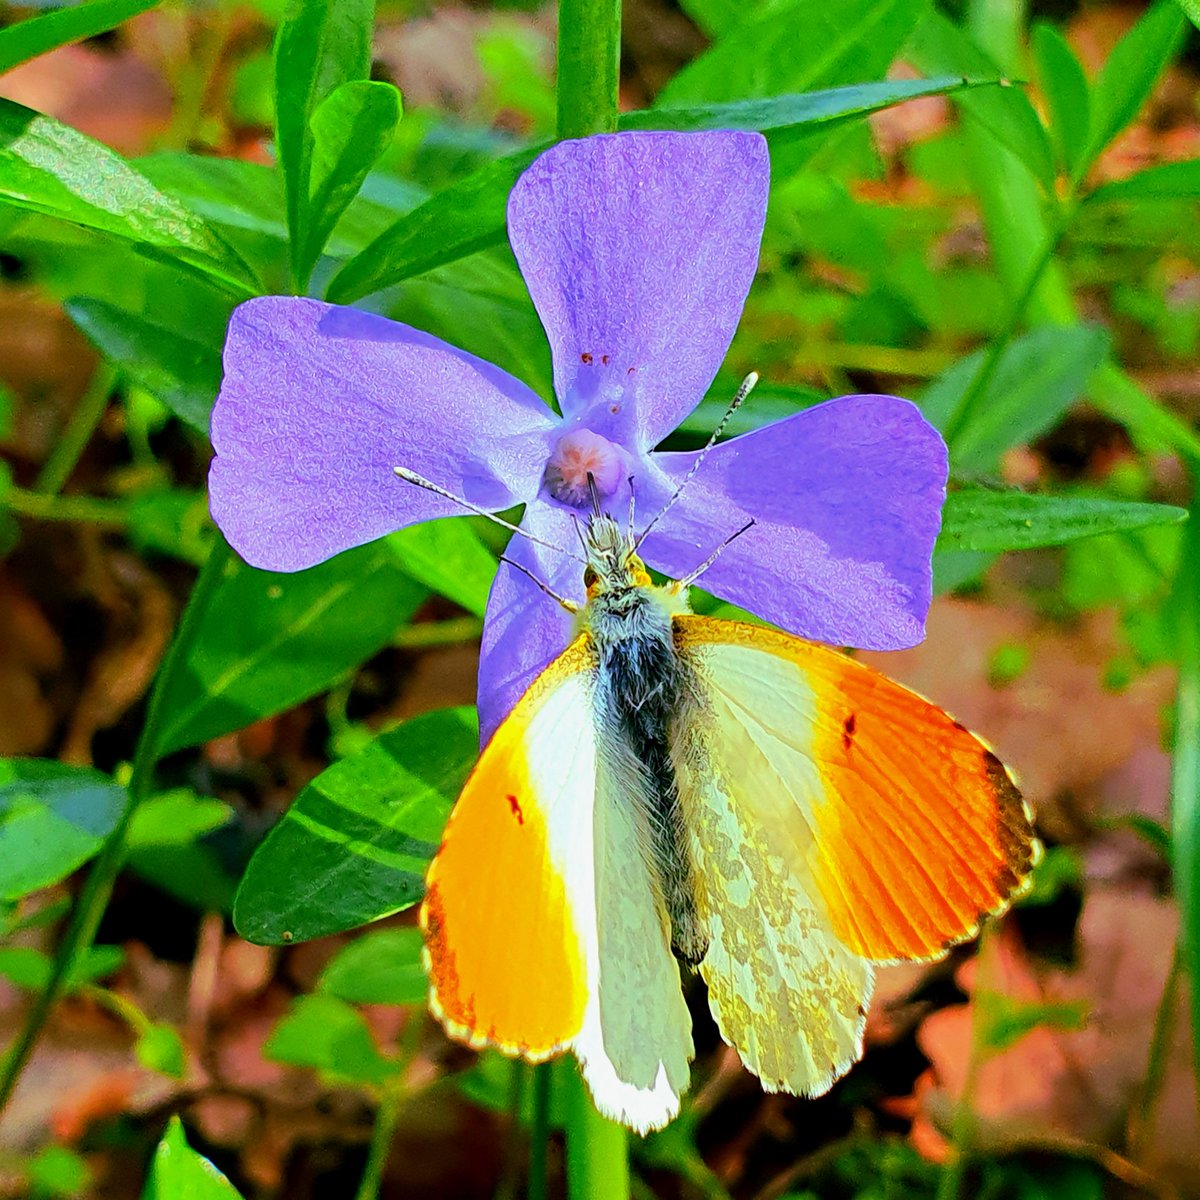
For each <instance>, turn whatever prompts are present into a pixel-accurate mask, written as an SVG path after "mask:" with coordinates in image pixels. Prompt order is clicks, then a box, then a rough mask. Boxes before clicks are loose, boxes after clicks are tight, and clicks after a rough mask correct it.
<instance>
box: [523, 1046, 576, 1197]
mask: <svg viewBox="0 0 1200 1200" xmlns="http://www.w3.org/2000/svg"><path fill="white" fill-rule="evenodd" d="M555 1069H556V1068H555V1067H553V1066H552V1065H550V1064H549V1063H541V1064H540V1065H539V1066H536V1067H530V1068H529V1070H530V1072H531V1074H532V1075H533V1124H532V1125H531V1126H530V1129H529V1184H528V1186H527V1187H526V1189H525V1196H526V1200H546V1148H547V1146H548V1145H549V1143H550V1084H551V1082H552V1080H553V1073H554V1071H555ZM567 1136H568V1137H570V1134H569V1133H568V1135H567Z"/></svg>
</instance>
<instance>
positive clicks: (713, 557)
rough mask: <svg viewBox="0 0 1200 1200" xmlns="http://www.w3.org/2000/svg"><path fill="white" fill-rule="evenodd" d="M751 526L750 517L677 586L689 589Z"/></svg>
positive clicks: (752, 520)
mask: <svg viewBox="0 0 1200 1200" xmlns="http://www.w3.org/2000/svg"><path fill="white" fill-rule="evenodd" d="M753 526H754V518H753V517H751V518H750V520H749V521H747V522H746V523H745V525H743V526H742V527H741V529H737V530H734V532H733V533H731V534H730V535H729V536H728V537H727V538H726V539H725V540H724V541H723V542H722V543H721V544H720V545H719V546H718V547H717V548H716V549H715V550H714V551H713V552H712V553H711V554H710V555H709V556H708V557H707V558H706V559H705V560H704V561H703V562H702V563H701V564H700V565H699V566H698V567H697V568H696V569H695V570H694V571H693V572H692V573H691V574H690V575H685V576H684V577H683V578H682V579H681V580H679V584H678V586H679V587H680V588H687V587H691V586H692V584H693V583H695V582H696V580H697V579H699V578H700V576H701V575H703V574H704V572H705V571H707V570H708V568H709V567H711V566H712V565H713V563H715V562H716V561H717V559H718V558H720V557H721V554H722V553H723V552H724V550H725V548H726V547H727V546H728V545H729V544H730V543H731V542H735V541H737V539H738V538H740V537H741V536H742V534H743V533H745V532H746V531H747V530H748V529H752V528H753Z"/></svg>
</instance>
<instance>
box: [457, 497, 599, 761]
mask: <svg viewBox="0 0 1200 1200" xmlns="http://www.w3.org/2000/svg"><path fill="white" fill-rule="evenodd" d="M521 528H522V529H527V530H528V531H529V532H530V533H532V534H534V535H535V536H536V537H540V538H543V539H544V540H545V541H547V542H551V543H553V544H554V545H556V546H560V547H562V549H563V550H565V551H566V552H567V553H565V554H557V553H555V552H554V551H553V550H548V549H546V548H545V547H544V546H539V545H537V544H536V543H534V542H531V541H529V540H528V538H523V537H521V536H520V535H519V534H513V538H512V541H511V542H509V544H508V549H507V550H506V551H505V552H504V557H505V558H507V559H512V560H513V562H516V563H519V564H520V566H522V567H524V568H525V569H526V570H528V571H531V572H533V574H534V575H535V576H537V578H538V579H540V580H542V581H543V582H544V583H545V584H546V585H547V586H548V587H551V588H553V589H554V591H556V592H558V594H559V595H560V596H565V597H566V598H567V599H568V600H574V601H576V603H578V604H582V603H583V601H584V587H583V563H581V562H580V561H579V560H578V559H577V558H575V557H570V556H571V555H575V554H577V553H578V546H579V538H578V536H577V535H576V533H575V529H574V525H573V514H572V513H571V511H570V510H569V509H566V508H563V507H561V506H559V505H554V504H549V503H545V502H543V501H534V502H533V503H532V504H530V505H529V507H528V508H527V509H526V510H525V517H524V520H522V522H521ZM573 625H574V617H572V615H571V614H570V613H569V612H567V611H566V609H564V608H562V607H561V606H560V605H559V604H558V603H556V602H555V601H554V600H553V599H552V598H551V597H550V596H547V595H546V593H545V592H543V591H542V590H541V588H539V587H538V586H537V584H536V583H534V582H533V580H532V579H530V578H529V576H528V575H526V574H524V572H522V571H520V570H519V569H518V568H517V567H514V566H512V565H511V564H510V563H508V562H501V563H500V569H499V570H498V571H497V572H496V580H495V582H494V583H493V584H492V593H491V595H490V596H489V597H488V606H487V613H486V615H485V617H484V622H483V645H482V647H481V649H480V654H479V737H480V744H481V745H486V744H487V742H488V739H489V738H490V737H491V736H492V734H493V733H494V732H495V731H496V727H497V726H498V725H499V724H500V722H501V721H503V720H504V718H505V717H506V716H508V714H509V712H510V711H511V710H512V707H513V705H514V704H516V702H517V701H518V700H519V699H520V698H521V696H522V695H523V694H524V692H525V690H526V688H528V687H529V685H530V684H531V683H532V682H533V681H534V680H535V679H536V678H537V677H538V675H540V674H541V672H542V671H543V670H544V669H545V668H546V666H547V665H548V664H549V663H550V660H551V659H553V658H555V657H557V655H559V654H560V653H562V651H563V650H565V649H566V647H567V644H568V642H570V640H571V629H572V627H573Z"/></svg>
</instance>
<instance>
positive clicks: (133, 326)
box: [63, 297, 221, 437]
mask: <svg viewBox="0 0 1200 1200" xmlns="http://www.w3.org/2000/svg"><path fill="white" fill-rule="evenodd" d="M63 307H64V308H65V309H66V310H67V315H68V316H69V317H70V318H71V320H72V321H74V322H75V324H76V325H78V326H79V328H80V329H81V330H83V332H84V334H85V335H86V337H87V338H88V340H89V341H90V342H91V343H92V344H93V345H94V346H95V347H96V349H97V350H99V351H100V353H101V354H103V355H104V356H105V358H107V359H109V360H110V361H111V362H112V363H113V364H114V365H115V366H117V367H120V369H121V370H122V371H123V372H124V373H125V375H126V376H127V377H128V378H129V379H130V380H132V381H133V382H134V383H136V384H137V385H138V386H139V387H142V388H145V390H146V391H148V392H149V393H150V394H151V395H152V396H154V397H155V398H156V399H157V400H161V401H162V402H163V404H165V405H166V406H167V408H169V409H170V410H171V412H173V413H174V414H175V415H176V416H177V417H178V418H179V419H180V420H181V421H183V422H184V423H185V424H187V425H190V426H191V427H192V428H193V429H195V430H196V431H197V432H198V433H202V434H204V436H205V437H207V436H208V420H209V413H210V412H211V411H212V406H213V401H214V400H215V399H216V395H217V390H218V388H220V386H221V347H220V346H219V345H214V344H213V343H211V342H201V341H196V340H194V339H192V338H189V337H185V336H184V335H183V334H179V333H176V332H174V331H173V330H171V329H165V328H163V327H162V326H161V325H154V324H152V323H151V322H150V321H147V320H145V319H144V318H142V317H141V316H139V315H138V314H136V313H131V312H126V311H125V310H124V309H121V308H117V307H116V305H114V304H109V303H108V301H106V300H97V299H92V298H88V297H75V298H74V299H71V300H68V301H66V303H65V304H64V306H63Z"/></svg>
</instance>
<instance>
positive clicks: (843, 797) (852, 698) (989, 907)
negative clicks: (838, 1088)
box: [673, 616, 1036, 1094]
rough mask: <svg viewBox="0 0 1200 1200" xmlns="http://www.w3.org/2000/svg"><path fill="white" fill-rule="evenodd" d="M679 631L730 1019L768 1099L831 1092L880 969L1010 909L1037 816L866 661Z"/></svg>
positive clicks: (995, 768)
mask: <svg viewBox="0 0 1200 1200" xmlns="http://www.w3.org/2000/svg"><path fill="white" fill-rule="evenodd" d="M675 630H676V642H677V645H678V647H679V652H680V654H681V656H682V657H683V659H684V661H685V663H686V664H687V665H688V667H689V668H690V672H691V676H692V680H693V692H694V703H693V704H691V705H690V706H689V707H688V708H687V709H686V710H685V712H684V713H683V714H682V716H681V719H680V721H679V723H678V726H677V729H676V731H675V741H676V744H675V746H674V748H673V753H674V757H675V762H676V767H677V771H678V774H679V778H680V796H681V802H682V803H683V805H684V807H685V812H686V819H687V822H688V827H689V836H690V838H691V841H692V851H693V854H694V856H695V860H696V874H697V876H698V879H699V883H698V886H699V888H700V890H701V892H702V895H701V896H700V897H699V904H700V907H701V910H702V915H704V916H705V917H706V918H707V920H708V921H709V928H710V934H711V936H712V944H711V946H710V950H709V954H708V957H707V958H706V961H705V963H704V964H703V965H702V967H701V970H702V971H703V973H704V974H705V978H706V979H707V981H708V984H709V990H710V1000H711V1003H712V1005H713V1008H714V1013H715V1015H716V1016H717V1020H718V1023H719V1024H720V1026H721V1030H722V1033H723V1034H724V1035H725V1037H726V1039H727V1040H728V1041H730V1042H731V1043H732V1044H733V1045H735V1046H736V1047H737V1048H738V1050H739V1052H740V1053H741V1054H742V1057H743V1060H744V1061H745V1062H746V1064H747V1065H748V1066H749V1067H750V1068H751V1069H752V1070H754V1071H756V1073H758V1074H760V1075H761V1076H762V1077H763V1081H764V1083H765V1084H766V1085H767V1086H768V1087H772V1086H776V1087H781V1088H784V1089H785V1090H788V1091H793V1092H799V1093H806V1094H815V1093H819V1092H821V1091H823V1090H825V1089H826V1088H827V1087H828V1086H829V1085H830V1084H831V1083H832V1082H833V1080H834V1079H836V1078H837V1077H838V1076H839V1075H840V1074H842V1073H843V1072H844V1071H845V1070H846V1069H848V1067H849V1066H850V1065H851V1064H852V1063H853V1062H854V1061H855V1060H856V1059H857V1058H858V1056H859V1053H860V1052H861V1037H862V1028H863V1019H864V1016H865V1009H866V1004H867V1002H868V1000H869V996H870V990H871V983H872V969H871V964H872V963H874V962H887V961H892V960H896V959H912V958H928V957H935V956H937V955H939V954H941V953H943V952H944V951H945V950H946V949H947V948H948V947H949V946H950V945H953V944H954V943H955V942H958V941H961V940H963V939H964V938H967V937H970V936H972V935H973V934H974V933H975V931H976V930H977V928H978V922H979V919H980V917H981V916H983V915H985V914H987V913H991V912H995V911H998V910H1000V909H1002V908H1003V907H1004V906H1005V905H1006V903H1007V902H1008V899H1009V898H1010V896H1011V895H1012V893H1013V892H1014V890H1015V889H1016V888H1017V887H1018V886H1019V884H1020V882H1021V880H1023V879H1024V878H1025V877H1026V876H1027V875H1028V872H1029V870H1030V868H1031V866H1032V864H1033V860H1034V856H1035V846H1036V843H1035V841H1034V839H1033V835H1032V830H1031V827H1030V821H1029V814H1028V811H1027V810H1026V808H1025V806H1024V804H1023V803H1022V801H1021V798H1020V795H1019V793H1018V792H1017V790H1016V788H1015V787H1014V786H1013V785H1012V782H1011V781H1010V780H1009V778H1008V776H1007V775H1006V774H1005V772H1004V768H1003V767H1002V766H1001V765H1000V763H999V762H998V761H997V759H996V758H995V756H994V755H992V754H991V752H990V751H989V750H988V749H987V748H986V747H985V746H984V745H983V744H982V742H980V741H979V740H978V739H977V738H975V737H974V736H973V735H972V734H970V733H969V732H968V731H967V730H965V729H964V728H963V727H962V726H961V725H959V724H957V723H956V722H955V721H954V720H953V719H952V718H951V717H949V716H947V715H946V714H945V713H944V712H942V711H941V709H939V708H937V707H936V706H934V705H932V704H930V703H928V701H925V700H923V699H921V697H919V696H917V695H915V694H914V693H913V692H910V691H908V690H907V689H905V688H903V687H901V686H900V685H899V684H897V683H894V682H892V681H891V680H889V679H887V678H886V677H885V676H883V675H880V674H878V673H877V672H875V671H872V670H871V669H870V668H868V667H866V666H864V665H863V664H861V663H858V662H855V661H854V660H853V659H850V658H847V657H846V656H845V655H842V654H839V653H838V652H837V651H834V650H831V649H829V648H827V647H824V646H819V645H815V644H813V643H809V642H804V641H801V640H800V639H797V638H792V637H789V636H788V635H786V634H781V633H778V632H775V631H772V630H769V629H765V628H761V627H758V626H751V625H744V624H740V623H738V622H732V621H713V620H711V619H708V618H704V617H695V616H681V617H676V618H675Z"/></svg>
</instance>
